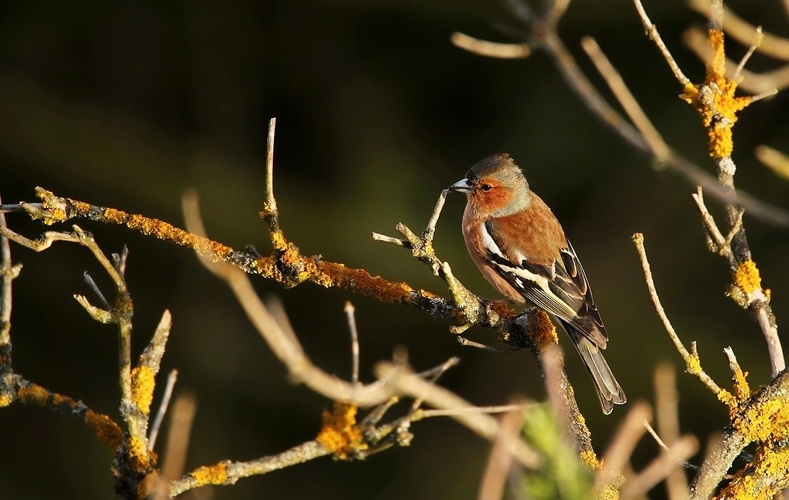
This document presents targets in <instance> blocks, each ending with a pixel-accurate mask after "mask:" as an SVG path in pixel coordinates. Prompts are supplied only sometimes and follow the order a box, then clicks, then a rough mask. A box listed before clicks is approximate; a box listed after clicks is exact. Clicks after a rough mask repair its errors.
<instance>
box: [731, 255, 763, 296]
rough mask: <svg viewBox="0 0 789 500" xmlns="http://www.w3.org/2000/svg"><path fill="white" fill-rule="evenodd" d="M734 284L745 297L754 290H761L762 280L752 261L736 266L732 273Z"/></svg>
mask: <svg viewBox="0 0 789 500" xmlns="http://www.w3.org/2000/svg"><path fill="white" fill-rule="evenodd" d="M734 284H735V285H736V286H737V287H738V288H739V289H740V290H742V291H743V293H745V295H747V296H750V295H751V294H752V293H753V292H755V291H756V290H761V288H762V278H761V276H760V275H759V268H758V267H756V263H755V262H754V261H752V260H746V261H745V262H742V263H740V265H738V266H737V269H735V271H734Z"/></svg>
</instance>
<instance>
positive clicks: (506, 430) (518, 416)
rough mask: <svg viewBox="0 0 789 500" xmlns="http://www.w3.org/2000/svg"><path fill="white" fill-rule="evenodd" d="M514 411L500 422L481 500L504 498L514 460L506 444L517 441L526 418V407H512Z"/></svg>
mask: <svg viewBox="0 0 789 500" xmlns="http://www.w3.org/2000/svg"><path fill="white" fill-rule="evenodd" d="M510 406H511V407H513V406H514V408H513V409H511V410H510V411H507V412H506V413H505V414H504V415H502V416H501V420H500V422H499V435H498V436H497V437H496V440H495V441H494V442H493V447H492V448H491V450H490V454H489V455H488V463H487V465H486V466H485V472H484V474H483V475H482V480H481V481H480V485H479V493H478V494H477V498H478V499H480V500H486V499H493V498H496V499H498V498H504V488H505V485H506V482H507V476H508V472H509V471H510V470H511V469H512V466H513V464H514V460H513V457H512V454H510V453H509V451H508V450H507V447H506V445H505V443H506V442H507V441H510V440H513V439H517V437H518V433H519V432H520V429H521V427H522V426H523V420H524V418H525V415H524V411H523V408H524V406H525V405H510Z"/></svg>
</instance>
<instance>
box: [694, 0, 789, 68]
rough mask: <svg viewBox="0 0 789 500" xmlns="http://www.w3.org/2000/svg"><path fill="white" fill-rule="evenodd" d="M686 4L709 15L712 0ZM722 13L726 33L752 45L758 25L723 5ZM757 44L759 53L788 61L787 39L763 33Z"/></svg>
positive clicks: (699, 0)
mask: <svg viewBox="0 0 789 500" xmlns="http://www.w3.org/2000/svg"><path fill="white" fill-rule="evenodd" d="M784 3H785V4H786V5H789V2H787V0H784ZM688 5H689V6H690V8H692V9H694V10H695V11H697V12H699V13H701V14H704V15H705V16H707V17H710V15H711V8H712V5H713V0H690V1H689V2H688ZM723 15H724V16H725V17H726V25H725V26H724V27H723V28H724V31H726V34H727V35H729V36H731V37H732V38H733V39H735V40H737V41H738V42H740V43H741V44H743V45H750V46H752V45H754V33H755V32H756V30H757V29H758V28H759V27H756V26H754V25H752V24H751V23H749V22H748V21H745V20H744V19H743V18H741V17H740V16H738V15H737V14H735V13H734V12H733V11H732V10H731V9H729V8H727V7H725V6H724V7H723ZM758 45H759V46H758V52H759V53H761V54H764V55H766V56H770V57H774V58H776V59H782V60H784V61H789V39H786V38H782V37H778V36H775V35H771V34H770V33H765V34H764V39H763V40H762V41H761V43H760V44H758Z"/></svg>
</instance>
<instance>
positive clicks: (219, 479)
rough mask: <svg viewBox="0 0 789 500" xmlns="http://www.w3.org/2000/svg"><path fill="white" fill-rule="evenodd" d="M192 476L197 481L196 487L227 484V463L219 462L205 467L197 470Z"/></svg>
mask: <svg viewBox="0 0 789 500" xmlns="http://www.w3.org/2000/svg"><path fill="white" fill-rule="evenodd" d="M190 475H191V476H192V477H193V478H195V481H197V485H196V486H205V485H206V484H225V483H226V482H227V463H226V462H219V463H218V464H214V465H205V466H203V467H199V468H197V469H195V470H194V471H193V472H192V473H191V474H190Z"/></svg>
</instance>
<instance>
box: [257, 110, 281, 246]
mask: <svg viewBox="0 0 789 500" xmlns="http://www.w3.org/2000/svg"><path fill="white" fill-rule="evenodd" d="M276 127H277V119H276V118H272V119H271V120H269V122H268V138H267V139H266V204H265V205H264V206H263V212H262V214H261V215H262V216H263V217H264V218H265V219H266V222H268V224H269V228H270V229H271V231H272V232H276V231H279V210H277V199H276V198H275V197H274V132H275V130H276Z"/></svg>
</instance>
